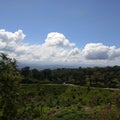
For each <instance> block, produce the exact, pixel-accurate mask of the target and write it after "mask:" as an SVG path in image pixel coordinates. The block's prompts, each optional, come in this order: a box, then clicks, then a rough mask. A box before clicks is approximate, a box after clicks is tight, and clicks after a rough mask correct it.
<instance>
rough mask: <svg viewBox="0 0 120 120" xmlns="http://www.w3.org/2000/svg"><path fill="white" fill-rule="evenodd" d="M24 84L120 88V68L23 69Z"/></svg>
mask: <svg viewBox="0 0 120 120" xmlns="http://www.w3.org/2000/svg"><path fill="white" fill-rule="evenodd" d="M21 74H22V75H23V77H24V78H23V80H22V83H42V84H46V83H47V84H48V83H54V84H56V83H57V84H63V83H68V84H76V85H80V86H88V87H103V88H107V87H108V88H120V66H114V67H94V68H74V69H73V68H62V69H54V70H50V69H45V70H37V69H32V70H31V69H30V67H24V68H22V69H21Z"/></svg>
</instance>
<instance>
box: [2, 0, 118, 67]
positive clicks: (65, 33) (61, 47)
mask: <svg viewBox="0 0 120 120" xmlns="http://www.w3.org/2000/svg"><path fill="white" fill-rule="evenodd" d="M119 5H120V1H119V0H30V1H29V0H11V1H10V0H0V16H1V17H0V52H4V53H6V54H8V55H9V56H10V57H13V58H15V59H17V61H18V62H20V63H24V64H30V65H34V64H36V65H40V64H43V65H48V64H61V65H86V66H91V65H95V66H101V65H106V66H107V65H110V66H114V65H120V62H119V61H120V7H119Z"/></svg>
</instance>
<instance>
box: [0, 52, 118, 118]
mask: <svg viewBox="0 0 120 120" xmlns="http://www.w3.org/2000/svg"><path fill="white" fill-rule="evenodd" d="M119 73H120V67H119V66H115V67H105V68H78V69H55V70H49V69H47V70H42V71H39V70H36V69H33V70H30V69H29V67H25V68H22V69H21V70H18V69H17V66H16V61H15V60H14V59H11V58H8V57H7V56H6V55H5V54H1V56H0V91H1V92H0V119H1V120H119V119H120V112H119V111H120V90H119V81H120V80H119V79H120V78H119V77H118V76H120V74H119ZM101 75H102V76H101ZM95 76H96V77H95ZM105 78H106V79H105ZM49 83H50V84H49ZM63 83H64V84H63ZM66 83H67V84H66ZM71 83H72V84H71ZM105 87H107V89H106V88H105ZM113 87H114V88H113Z"/></svg>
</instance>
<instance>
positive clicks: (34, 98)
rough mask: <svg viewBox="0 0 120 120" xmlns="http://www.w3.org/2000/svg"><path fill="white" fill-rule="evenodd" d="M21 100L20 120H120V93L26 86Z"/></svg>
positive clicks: (93, 89) (22, 89)
mask: <svg viewBox="0 0 120 120" xmlns="http://www.w3.org/2000/svg"><path fill="white" fill-rule="evenodd" d="M21 97H22V99H21V107H19V110H18V111H19V112H18V116H19V117H18V119H20V120H73V119H74V120H119V119H120V112H119V110H120V90H111V89H102V88H96V89H95V88H90V89H88V88H87V87H80V86H71V85H70V86H69V85H39V84H30V85H28V84H26V85H25V84H24V85H22V86H21Z"/></svg>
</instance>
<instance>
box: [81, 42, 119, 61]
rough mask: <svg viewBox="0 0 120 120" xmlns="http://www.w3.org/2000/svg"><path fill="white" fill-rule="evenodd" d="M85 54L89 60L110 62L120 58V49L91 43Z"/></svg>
mask: <svg viewBox="0 0 120 120" xmlns="http://www.w3.org/2000/svg"><path fill="white" fill-rule="evenodd" d="M83 54H84V56H85V58H86V59H88V60H108V59H115V58H116V57H119V56H120V48H116V47H115V46H106V45H103V44H102V43H89V44H87V45H86V46H85V47H84V49H83Z"/></svg>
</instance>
